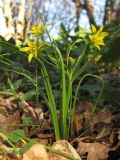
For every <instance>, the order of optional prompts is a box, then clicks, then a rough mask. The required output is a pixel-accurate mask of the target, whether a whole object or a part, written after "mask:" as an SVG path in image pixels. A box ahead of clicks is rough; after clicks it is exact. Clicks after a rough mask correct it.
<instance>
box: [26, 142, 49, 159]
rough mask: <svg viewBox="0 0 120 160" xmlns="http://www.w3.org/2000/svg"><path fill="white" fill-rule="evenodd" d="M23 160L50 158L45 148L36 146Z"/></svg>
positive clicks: (39, 145)
mask: <svg viewBox="0 0 120 160" xmlns="http://www.w3.org/2000/svg"><path fill="white" fill-rule="evenodd" d="M23 160H49V158H48V154H47V152H46V149H45V148H44V146H43V145H41V144H35V145H33V146H32V147H31V148H30V149H29V150H28V151H27V152H25V153H24V154H23Z"/></svg>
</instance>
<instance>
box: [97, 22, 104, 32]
mask: <svg viewBox="0 0 120 160" xmlns="http://www.w3.org/2000/svg"><path fill="white" fill-rule="evenodd" d="M103 27H104V26H103V24H102V25H101V26H100V28H99V30H98V32H97V34H100V33H101V32H102V31H103Z"/></svg>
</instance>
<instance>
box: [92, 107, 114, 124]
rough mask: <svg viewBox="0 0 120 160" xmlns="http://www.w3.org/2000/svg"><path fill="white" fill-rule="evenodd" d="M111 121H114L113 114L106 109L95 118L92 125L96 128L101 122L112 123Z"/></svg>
mask: <svg viewBox="0 0 120 160" xmlns="http://www.w3.org/2000/svg"><path fill="white" fill-rule="evenodd" d="M111 120H112V113H111V112H110V110H109V109H108V108H107V107H106V108H104V109H103V110H102V111H100V112H99V113H97V114H95V115H94V116H93V122H92V125H93V126H94V125H95V124H97V123H100V122H103V123H111Z"/></svg>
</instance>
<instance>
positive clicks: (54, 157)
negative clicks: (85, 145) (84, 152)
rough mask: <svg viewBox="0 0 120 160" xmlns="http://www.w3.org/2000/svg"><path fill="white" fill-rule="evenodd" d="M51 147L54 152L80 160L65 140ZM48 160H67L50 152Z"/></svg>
mask: <svg viewBox="0 0 120 160" xmlns="http://www.w3.org/2000/svg"><path fill="white" fill-rule="evenodd" d="M52 147H53V148H54V149H56V150H59V151H61V152H64V153H67V154H68V155H69V156H72V157H74V158H77V159H78V160H81V158H80V156H79V155H78V153H77V152H76V150H75V149H74V148H73V147H72V145H71V144H70V143H69V142H67V141H66V140H59V141H57V142H55V143H54V144H53V146H52ZM49 159H50V160H68V158H65V157H63V156H59V155H57V154H54V153H51V152H49Z"/></svg>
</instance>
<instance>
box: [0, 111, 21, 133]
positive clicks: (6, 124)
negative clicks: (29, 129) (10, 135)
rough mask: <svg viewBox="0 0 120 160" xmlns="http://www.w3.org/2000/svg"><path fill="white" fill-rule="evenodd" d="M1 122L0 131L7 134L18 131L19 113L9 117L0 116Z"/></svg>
mask: <svg viewBox="0 0 120 160" xmlns="http://www.w3.org/2000/svg"><path fill="white" fill-rule="evenodd" d="M0 120H1V121H0V129H2V130H5V131H7V132H10V131H13V130H15V129H18V127H19V122H20V116H19V112H18V111H16V112H15V113H13V114H11V115H9V116H8V117H7V116H5V115H2V114H0Z"/></svg>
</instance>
